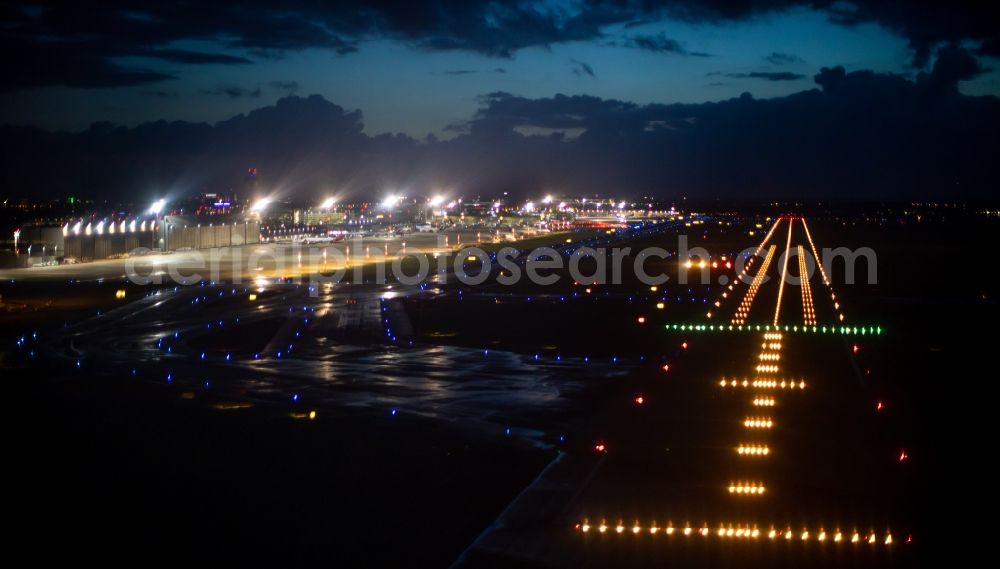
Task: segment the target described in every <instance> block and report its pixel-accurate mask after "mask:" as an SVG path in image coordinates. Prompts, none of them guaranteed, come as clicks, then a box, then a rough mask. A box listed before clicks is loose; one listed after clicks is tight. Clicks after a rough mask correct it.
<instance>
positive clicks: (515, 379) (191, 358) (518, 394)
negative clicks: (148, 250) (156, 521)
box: [48, 285, 626, 446]
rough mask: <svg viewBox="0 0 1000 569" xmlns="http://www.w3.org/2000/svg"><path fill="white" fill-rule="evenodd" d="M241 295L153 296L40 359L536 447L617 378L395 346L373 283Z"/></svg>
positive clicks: (602, 368)
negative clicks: (572, 403)
mask: <svg viewBox="0 0 1000 569" xmlns="http://www.w3.org/2000/svg"><path fill="white" fill-rule="evenodd" d="M254 290H256V289H254ZM393 291H394V292H397V293H400V294H401V295H406V294H433V293H430V292H421V291H419V290H417V289H413V290H406V291H404V290H401V289H400V288H399V287H398V286H397V287H395V288H394V289H393ZM249 292H251V291H250V289H248V288H245V287H233V286H232V285H217V286H212V285H206V286H195V287H178V288H176V289H166V290H161V291H159V292H150V293H149V294H148V295H147V296H146V297H145V298H141V299H137V300H135V301H133V302H131V303H129V304H126V305H123V306H121V307H119V308H116V309H115V310H112V311H109V312H107V313H104V314H102V315H100V316H96V317H93V318H90V319H87V320H85V321H83V322H81V323H79V324H76V325H73V326H70V327H67V328H66V329H65V330H64V331H63V334H62V336H61V337H59V338H56V339H55V341H54V342H51V343H49V344H48V345H49V349H50V351H51V352H52V353H51V354H50V355H54V356H56V357H61V358H63V359H64V360H77V361H80V362H81V365H82V366H83V367H85V368H87V369H88V370H90V371H91V372H95V373H130V374H134V375H136V376H137V377H139V378H144V379H147V380H149V381H153V382H159V383H169V385H170V387H171V388H172V389H177V390H178V391H179V392H193V393H194V394H195V395H193V396H192V397H194V396H197V397H204V398H211V399H212V400H217V401H219V400H222V401H249V402H253V403H255V404H271V405H288V406H291V407H292V410H299V411H305V410H317V411H318V413H320V414H323V413H352V412H361V411H368V412H371V411H374V412H376V413H386V414H391V415H397V414H401V415H410V416H418V417H423V418H427V419H431V420H437V421H443V422H447V423H449V424H452V425H456V424H457V425H458V426H460V428H462V429H463V430H467V431H471V432H475V431H479V432H482V433H483V434H484V435H485V436H509V437H511V438H514V439H518V440H522V441H527V442H529V443H530V444H533V445H543V446H548V445H551V444H554V443H556V442H557V441H558V440H559V438H560V436H561V434H562V431H561V428H562V427H563V426H564V425H565V420H566V419H565V417H564V416H563V413H562V411H563V410H564V408H565V407H566V398H567V397H568V396H571V395H573V394H574V393H577V392H578V391H580V390H581V389H582V388H583V386H584V384H585V383H586V382H593V381H599V380H601V379H602V378H609V377H613V376H615V375H620V374H623V373H625V372H626V368H625V366H622V365H612V364H611V363H610V362H608V363H604V364H602V363H600V362H595V361H588V362H585V361H584V360H583V359H574V358H560V360H558V361H552V360H549V361H545V360H541V361H538V360H536V359H535V358H534V357H533V356H532V355H528V354H515V353H511V352H505V351H499V350H493V349H490V350H485V349H474V348H465V347H454V346H441V345H426V344H414V343H413V342H411V341H409V339H408V338H398V339H397V338H396V337H395V336H394V334H395V332H390V333H389V334H383V333H382V328H383V327H386V329H390V330H391V328H395V327H399V328H403V327H404V326H403V325H402V323H399V322H397V320H399V319H400V318H405V317H406V316H405V313H404V312H403V311H400V310H392V311H386V310H383V309H380V307H382V306H383V303H384V302H386V301H384V300H383V297H384V293H385V292H386V287H384V286H349V287H337V288H336V291H333V292H329V293H322V294H320V295H318V296H310V294H309V290H308V287H307V286H304V285H269V286H268V290H267V294H266V295H263V294H262V295H261V297H260V299H258V300H256V301H253V302H251V301H249V300H248V298H249ZM241 334H245V335H246V337H243V336H241ZM390 338H391V339H395V340H396V341H395V342H393V341H392V340H390ZM220 342H221V343H224V344H226V346H225V347H224V348H220V346H219V343H220ZM253 344H258V345H264V346H265V347H264V348H262V349H261V348H253V347H251V345H253ZM206 345H208V346H210V347H208V348H206V347H205V346H206ZM255 350H259V351H255Z"/></svg>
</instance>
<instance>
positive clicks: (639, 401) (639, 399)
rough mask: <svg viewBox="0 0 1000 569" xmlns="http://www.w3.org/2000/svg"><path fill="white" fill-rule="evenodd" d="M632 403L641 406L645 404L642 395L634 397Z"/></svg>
mask: <svg viewBox="0 0 1000 569" xmlns="http://www.w3.org/2000/svg"><path fill="white" fill-rule="evenodd" d="M634 401H635V404H636V405H643V404H644V403H646V398H645V397H643V396H642V395H636V396H635V399H634Z"/></svg>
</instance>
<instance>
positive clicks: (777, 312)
mask: <svg viewBox="0 0 1000 569" xmlns="http://www.w3.org/2000/svg"><path fill="white" fill-rule="evenodd" d="M793 227H795V220H794V219H793V218H789V219H788V240H787V241H786V242H785V254H784V255H782V256H781V257H782V258H781V261H782V263H781V280H780V281H778V302H776V303H774V325H775V326H777V325H778V322H779V318H780V317H781V298H782V295H784V293H785V281H786V280H788V253H789V252H790V251H791V250H792V228H793Z"/></svg>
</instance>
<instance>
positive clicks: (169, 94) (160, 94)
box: [142, 91, 179, 99]
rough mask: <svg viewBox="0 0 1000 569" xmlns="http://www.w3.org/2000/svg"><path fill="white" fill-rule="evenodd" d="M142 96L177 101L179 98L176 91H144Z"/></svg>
mask: <svg viewBox="0 0 1000 569" xmlns="http://www.w3.org/2000/svg"><path fill="white" fill-rule="evenodd" d="M142 94H143V95H145V96H147V97H155V98H157V99H176V98H177V97H178V96H179V95H178V93H177V92H176V91H143V92H142Z"/></svg>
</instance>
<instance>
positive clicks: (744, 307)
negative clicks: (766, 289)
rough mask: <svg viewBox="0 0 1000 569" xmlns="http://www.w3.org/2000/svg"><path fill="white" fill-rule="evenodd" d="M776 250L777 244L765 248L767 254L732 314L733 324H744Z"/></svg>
mask: <svg viewBox="0 0 1000 569" xmlns="http://www.w3.org/2000/svg"><path fill="white" fill-rule="evenodd" d="M775 250H777V246H775V245H771V247H770V248H768V250H767V255H766V256H765V257H764V262H763V263H761V265H760V269H759V270H758V271H757V274H756V275H754V277H753V281H752V282H751V283H750V288H748V289H747V292H746V295H744V297H743V300H742V301H741V302H740V305H739V307H737V308H736V314H735V315H734V316H733V319H732V321H731V322H732V324H733V325H743V324H746V321H747V315H749V314H750V307H751V306H752V305H753V300H754V297H756V296H757V291H758V290H759V289H760V285H761V284H762V283H763V282H764V277H766V276H767V268H768V266H770V265H771V260H772V259H774V252H775Z"/></svg>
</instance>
